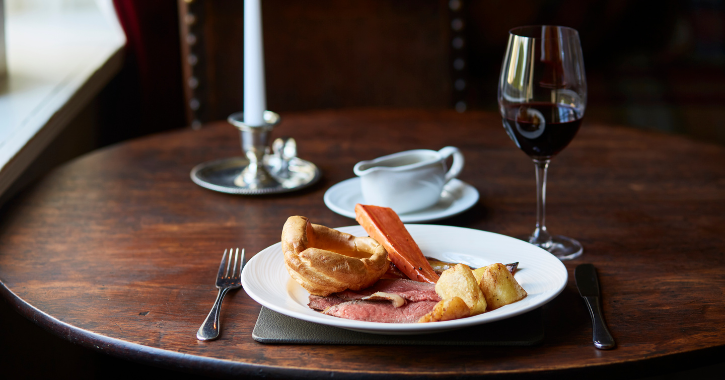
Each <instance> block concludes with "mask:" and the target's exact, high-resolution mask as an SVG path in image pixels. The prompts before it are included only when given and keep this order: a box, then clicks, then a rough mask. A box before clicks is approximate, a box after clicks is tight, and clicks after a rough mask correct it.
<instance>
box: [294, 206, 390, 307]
mask: <svg viewBox="0 0 725 380" xmlns="http://www.w3.org/2000/svg"><path fill="white" fill-rule="evenodd" d="M282 251H283V252H284V263H285V266H286V267H287V271H288V272H289V274H290V276H291V277H292V278H293V279H295V281H297V282H298V283H299V284H300V285H302V287H303V288H305V289H307V291H308V292H310V294H314V295H317V296H327V295H330V294H332V293H337V292H341V291H343V290H345V289H351V290H360V289H365V288H367V287H369V286H371V285H372V284H374V283H375V282H376V281H377V280H378V279H379V278H380V276H382V275H383V273H385V272H386V271H387V270H388V265H389V264H388V263H389V261H388V253H387V251H385V248H383V246H382V245H380V243H378V242H377V241H375V239H373V238H370V237H356V236H353V235H350V234H346V233H344V232H340V231H337V230H333V229H332V228H328V227H325V226H321V225H319V224H312V223H310V221H309V220H308V219H307V218H306V217H304V216H290V217H289V218H288V219H287V222H285V224H284V227H283V228H282Z"/></svg>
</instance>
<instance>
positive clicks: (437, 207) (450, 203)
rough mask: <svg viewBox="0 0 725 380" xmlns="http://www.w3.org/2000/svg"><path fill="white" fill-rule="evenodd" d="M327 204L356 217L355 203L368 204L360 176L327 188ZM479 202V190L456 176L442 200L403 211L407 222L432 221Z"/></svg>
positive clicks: (334, 209) (447, 186) (452, 214)
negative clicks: (422, 207)
mask: <svg viewBox="0 0 725 380" xmlns="http://www.w3.org/2000/svg"><path fill="white" fill-rule="evenodd" d="M324 201H325V205H326V206H327V207H328V208H329V209H330V210H332V211H334V212H336V213H338V214H340V215H343V216H347V217H348V218H353V219H355V205H356V204H358V203H362V204H365V199H364V198H363V195H362V189H361V188H360V178H359V177H355V178H350V179H347V180H344V181H342V182H340V183H337V184H335V185H333V186H332V187H330V188H329V189H328V190H327V191H326V192H325V197H324ZM476 202H478V190H476V188H475V187H473V186H471V185H469V184H467V183H465V182H463V181H461V180H459V179H455V178H454V179H452V180H451V181H450V182H448V183H447V184H446V185H445V186H444V187H443V193H441V199H440V200H439V201H438V203H436V204H434V205H433V206H431V207H428V208H426V209H423V210H418V211H411V212H408V213H405V214H399V215H398V216H400V220H401V221H403V223H420V222H432V221H434V220H440V219H443V218H448V217H451V216H454V215H458V214H460V213H462V212H464V211H466V210H468V209H469V208H471V207H473V205H475V204H476Z"/></svg>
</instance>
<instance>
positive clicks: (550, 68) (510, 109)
mask: <svg viewBox="0 0 725 380" xmlns="http://www.w3.org/2000/svg"><path fill="white" fill-rule="evenodd" d="M586 98H587V83H586V76H585V74H584V59H583V56H582V52H581V44H580V42H579V33H578V32H577V31H576V30H574V29H572V28H567V27H563V26H556V25H533V26H524V27H519V28H514V29H511V30H510V31H509V40H508V44H507V46H506V53H505V54H504V60H503V64H502V65H501V76H500V77H499V86H498V104H499V111H500V112H501V117H502V120H503V126H504V128H505V129H506V132H507V133H508V135H509V136H510V137H511V139H512V140H513V141H514V142H515V143H516V146H518V147H519V149H521V150H522V151H523V152H524V153H526V154H527V155H528V156H529V157H530V158H531V159H532V160H533V161H534V165H535V169H536V228H535V229H534V232H533V233H532V234H531V235H530V236H529V237H527V238H526V240H527V241H528V242H529V243H531V244H534V245H536V246H538V247H540V248H542V249H545V250H547V251H549V252H550V253H551V254H553V255H554V256H556V257H558V258H559V259H561V260H569V259H573V258H576V257H578V256H579V255H581V254H582V252H583V248H582V246H581V244H580V243H579V242H578V241H576V240H574V239H572V238H569V237H566V236H562V235H552V234H551V233H549V231H548V230H547V228H546V174H547V171H548V167H549V162H550V160H551V159H552V157H554V156H556V155H557V154H558V153H559V152H561V151H562V150H563V149H564V148H566V146H567V145H569V143H570V142H571V140H572V139H573V138H574V136H576V134H577V131H579V126H580V125H581V122H582V117H584V110H585V108H586V102H587V101H586Z"/></svg>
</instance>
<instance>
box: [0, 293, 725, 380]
mask: <svg viewBox="0 0 725 380" xmlns="http://www.w3.org/2000/svg"><path fill="white" fill-rule="evenodd" d="M0 294H1V295H2V296H3V298H5V300H6V301H7V302H8V303H9V304H10V305H11V306H12V307H13V308H14V309H15V310H16V311H17V312H18V313H19V314H20V315H22V316H23V317H25V318H27V319H28V320H30V321H31V322H33V323H35V324H36V325H38V326H40V327H41V328H43V329H44V330H46V331H48V332H50V333H52V334H54V335H56V336H58V337H61V338H63V339H65V340H66V341H69V342H70V343H73V344H78V345H80V346H82V347H85V348H88V349H91V350H94V351H97V352H101V353H105V354H108V355H112V356H115V357H118V358H121V359H125V360H131V361H135V362H138V363H142V364H146V365H151V366H154V367H161V368H166V369H172V370H184V371H190V372H193V373H196V374H199V375H206V376H208V375H210V374H212V375H213V376H224V377H226V376H239V375H246V376H254V377H270V376H271V377H283V378H287V377H294V378H302V379H319V378H321V377H322V376H325V377H330V376H335V377H338V378H340V377H342V378H343V379H358V378H362V377H364V378H366V379H367V378H385V379H394V378H400V379H409V378H414V377H415V378H418V377H421V376H424V377H435V378H444V377H448V376H454V377H456V378H464V377H470V378H478V377H480V376H496V377H505V378H517V377H518V378H531V377H540V376H546V375H547V374H550V375H556V376H557V377H564V378H568V377H571V378H576V377H578V376H582V375H583V371H586V370H589V369H591V367H599V369H598V373H599V375H602V376H603V377H608V376H609V375H612V374H615V373H617V374H619V375H620V376H621V375H622V371H626V372H624V373H629V374H630V375H634V376H635V378H636V377H637V376H653V375H657V374H658V373H668V372H671V371H672V370H673V369H674V370H683V368H684V369H687V367H689V368H697V367H699V366H704V365H708V364H715V363H714V361H713V360H708V359H709V358H718V357H719V358H722V355H723V354H725V347H724V346H720V347H709V348H704V349H699V350H695V351H689V352H679V353H673V354H667V355H661V356H652V357H649V358H646V359H644V360H638V361H622V362H618V363H609V364H604V365H591V366H584V367H571V368H562V369H545V368H544V369H541V370H537V371H533V372H522V371H515V370H514V371H494V372H490V373H466V374H460V373H456V374H451V373H421V372H399V373H395V374H391V373H377V372H373V373H368V372H358V371H323V370H314V369H305V368H296V367H278V366H265V365H260V364H252V363H244V362H238V361H231V360H225V359H216V358H208V357H203V356H198V355H193V354H184V353H181V352H176V351H168V350H164V349H161V348H155V347H149V346H145V345H143V344H138V343H131V342H127V341H124V340H121V339H118V338H112V337H108V336H105V335H102V334H98V333H93V332H90V331H88V330H84V329H82V328H79V327H76V326H73V325H71V324H69V323H66V322H63V321H61V320H58V319H56V318H55V317H53V316H51V315H49V314H47V313H45V312H43V311H42V310H40V309H38V308H36V307H35V306H33V305H31V304H29V303H27V302H26V301H25V300H23V299H22V298H20V297H19V296H18V295H17V294H15V293H14V292H13V291H12V290H10V289H9V288H8V287H7V286H6V285H5V282H4V281H2V280H0ZM260 344H261V343H260ZM673 357H678V358H679V359H682V360H679V363H688V365H686V366H684V365H677V364H673V362H674V361H672V360H671V359H672V358H673ZM158 358H162V359H164V360H161V361H160V360H158ZM693 363H694V364H695V365H694V366H692V364H693ZM645 366H647V367H648V368H644V367H645ZM653 367H655V368H660V369H659V370H657V371H653V370H652V368H653Z"/></svg>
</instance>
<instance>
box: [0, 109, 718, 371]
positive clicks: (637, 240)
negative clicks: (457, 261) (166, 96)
mask: <svg viewBox="0 0 725 380" xmlns="http://www.w3.org/2000/svg"><path fill="white" fill-rule="evenodd" d="M282 118H283V120H282V123H281V124H280V126H279V127H277V129H275V131H274V132H273V134H274V136H285V135H286V136H292V137H294V138H295V139H296V140H297V142H298V146H299V149H298V150H299V156H300V157H302V158H304V159H307V160H309V161H312V162H314V163H315V164H317V165H318V166H319V167H320V169H321V170H322V172H323V178H322V180H321V181H320V182H319V183H317V184H316V185H314V186H312V187H310V188H308V189H305V190H302V191H298V192H293V193H288V194H283V195H271V196H235V195H227V194H222V193H217V192H213V191H210V190H207V189H204V188H201V187H199V186H197V185H196V184H194V183H193V182H192V181H191V180H190V178H189V172H190V170H191V168H192V167H194V166H195V165H197V164H199V163H201V162H206V161H210V160H213V159H219V158H224V157H232V156H238V155H240V154H241V150H240V141H239V135H238V132H237V130H236V129H234V128H233V127H232V126H230V125H229V124H227V123H225V122H218V123H212V124H210V125H207V126H205V127H204V128H203V129H202V130H200V131H192V130H180V131H173V132H168V133H162V134H157V135H152V136H148V137H144V138H141V139H137V140H133V141H129V142H126V143H123V144H119V145H114V146H111V147H108V148H105V149H101V150H98V151H96V152H93V153H91V154H88V155H85V156H83V157H80V158H78V159H76V160H74V161H72V162H70V163H68V164H66V165H63V166H62V167H60V168H59V169H57V170H55V171H53V172H52V173H50V174H49V175H47V176H46V177H45V178H43V179H42V180H41V181H39V182H38V183H36V184H35V185H33V186H32V187H31V188H29V189H27V190H26V191H24V192H23V193H22V194H21V195H19V196H17V197H16V198H15V199H13V200H12V203H11V204H10V205H9V206H7V207H6V208H5V211H4V213H3V215H2V216H0V280H1V281H2V286H0V293H2V294H3V296H4V297H5V298H6V299H7V300H9V302H11V303H12V304H13V305H14V307H15V308H16V309H17V310H18V311H19V312H20V313H21V314H23V315H24V316H26V317H27V318H29V319H31V320H32V321H34V322H36V323H37V324H39V325H41V326H42V327H44V328H45V329H47V330H49V331H51V332H53V333H54V334H57V335H59V336H62V337H64V338H66V339H68V340H71V341H73V342H76V343H79V344H81V345H83V346H86V347H89V348H92V349H96V350H99V351H102V352H105V353H108V354H110V355H115V356H119V357H123V358H127V359H131V360H135V361H139V362H143V363H149V364H153V365H156V366H162V367H167V368H175V369H179V370H183V371H188V372H193V373H198V374H206V375H213V376H240V375H248V376H260V377H264V376H267V377H270V376H271V377H276V376H280V377H293V376H294V377H302V378H318V377H320V376H326V377H333V376H334V377H335V378H373V377H375V378H420V377H428V376H430V377H440V378H464V377H479V376H484V375H492V376H496V377H504V378H539V377H541V376H551V377H554V376H556V377H557V378H561V377H565V378H566V377H571V378H580V377H583V376H587V377H606V376H610V375H612V374H615V373H616V374H617V376H618V378H625V377H630V378H632V377H645V376H652V375H656V374H659V373H665V372H669V371H673V370H680V369H686V368H688V366H690V367H691V366H701V365H707V364H714V363H718V362H721V361H722V359H721V358H722V354H723V353H725V302H723V294H725V148H724V147H722V146H717V145H711V144H707V143H702V142H696V141H691V140H688V139H686V138H682V137H675V136H669V135H663V134H658V133H650V132H645V131H638V130H633V129H628V128H622V127H612V126H605V125H599V124H596V123H587V122H585V124H584V126H583V127H582V129H581V131H580V132H579V134H578V136H577V137H576V138H575V139H574V141H573V142H572V143H571V145H570V146H569V147H568V148H567V149H565V150H564V151H563V152H562V153H561V154H560V155H559V156H558V157H556V158H555V159H554V160H553V162H552V165H551V168H550V175H549V184H548V194H547V195H548V210H547V211H548V212H547V217H548V218H547V222H548V223H547V225H548V227H549V229H550V231H552V232H554V233H561V234H565V235H568V236H571V237H574V238H577V239H578V240H579V241H580V242H581V243H582V244H583V245H584V254H583V255H582V256H581V257H580V258H579V259H576V260H573V261H569V262H566V263H565V265H566V267H567V269H568V270H569V283H568V284H567V286H566V288H565V289H564V291H563V292H562V293H561V294H560V295H559V296H558V297H557V298H556V299H554V300H553V301H552V302H550V303H549V304H547V305H546V306H545V307H544V310H543V314H544V318H545V338H544V340H543V342H542V343H541V344H538V345H534V346H529V347H474V348H472V347H465V346H454V347H440V346H412V345H411V346H394V345H392V346H386V345H376V346H358V345H337V346H332V345H291V344H288V345H267V344H261V343H258V342H256V341H255V340H253V339H252V329H253V327H254V325H255V322H256V320H257V316H258V314H259V312H260V305H259V304H257V303H256V302H254V301H253V300H252V299H251V298H250V297H249V296H247V294H246V293H245V292H244V291H243V290H240V291H238V292H234V293H230V294H229V295H228V296H227V298H226V300H225V303H224V308H223V315H222V320H223V331H222V335H221V337H220V339H218V340H216V341H210V342H202V341H198V340H197V339H196V337H195V333H196V330H197V329H198V328H199V326H200V324H201V322H202V321H203V319H204V317H205V316H206V314H207V313H208V311H209V308H210V306H211V304H212V302H213V299H214V297H215V295H216V289H215V288H214V286H213V282H214V278H215V274H216V270H217V267H218V263H219V259H220V255H221V254H222V252H223V250H224V249H225V248H228V247H245V248H246V250H247V252H248V253H249V254H252V255H253V254H254V253H256V252H259V251H260V250H262V249H264V248H265V247H268V246H270V245H272V244H274V243H276V242H278V241H279V238H280V233H281V228H282V225H283V224H284V222H285V220H286V218H287V217H288V216H290V215H305V216H308V217H309V218H310V219H311V220H312V221H313V222H316V223H319V224H323V225H327V226H333V227H336V226H346V225H354V224H356V223H355V221H354V220H352V219H349V218H346V217H343V216H340V215H338V214H335V213H333V212H332V211H330V210H329V209H327V208H326V207H325V205H324V203H323V195H324V193H325V191H326V190H327V189H328V188H330V186H332V185H333V184H335V183H338V182H340V181H343V180H345V179H348V178H351V177H353V172H352V168H353V166H354V164H355V163H356V162H358V161H360V160H363V159H371V158H374V157H378V156H382V155H386V154H389V153H393V152H397V151H402V150H407V149H414V148H429V149H436V150H437V149H440V148H442V147H443V146H446V145H453V146H457V147H459V148H460V149H461V151H462V152H463V153H464V155H465V157H466V167H465V169H464V171H463V173H462V175H461V176H460V179H461V180H463V181H465V182H467V183H469V184H471V185H473V186H475V187H476V188H477V189H478V191H479V193H480V200H479V202H478V203H477V204H476V205H475V206H474V207H473V208H472V209H470V210H468V211H466V212H464V213H463V214H460V215H458V216H455V217H452V218H449V219H444V220H441V221H438V222H436V223H437V224H445V225H452V226H461V227H468V228H475V229H481V230H486V231H492V232H496V233H500V234H504V235H510V236H519V235H524V234H527V233H529V232H531V230H532V229H533V226H534V220H535V186H534V168H533V164H532V163H531V161H530V160H529V159H528V158H527V157H526V156H525V155H524V154H523V153H522V152H521V151H519V150H518V149H517V148H516V147H515V145H514V144H513V142H511V141H510V140H509V138H508V137H507V135H506V133H505V132H504V130H503V128H502V127H501V120H500V118H499V116H497V115H494V114H489V113H479V112H468V113H465V114H458V113H455V112H453V111H428V110H375V109H365V110H338V111H318V112H307V113H295V114H283V115H282ZM581 263H593V264H594V265H595V266H596V267H597V270H598V273H599V278H600V281H601V288H602V293H603V299H602V303H603V309H604V314H605V316H606V319H607V322H608V325H609V328H610V330H611V332H612V334H613V335H614V337H615V339H616V340H617V343H618V346H617V348H616V349H614V350H610V351H600V350H597V349H595V348H594V346H593V345H592V339H591V338H592V337H591V322H590V319H589V315H588V312H587V310H586V308H585V305H584V302H583V301H582V299H581V297H580V296H579V294H578V292H577V289H576V286H575V283H574V278H573V269H574V268H575V267H576V265H578V264H581Z"/></svg>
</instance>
